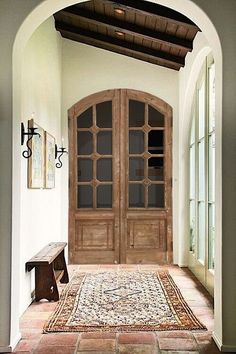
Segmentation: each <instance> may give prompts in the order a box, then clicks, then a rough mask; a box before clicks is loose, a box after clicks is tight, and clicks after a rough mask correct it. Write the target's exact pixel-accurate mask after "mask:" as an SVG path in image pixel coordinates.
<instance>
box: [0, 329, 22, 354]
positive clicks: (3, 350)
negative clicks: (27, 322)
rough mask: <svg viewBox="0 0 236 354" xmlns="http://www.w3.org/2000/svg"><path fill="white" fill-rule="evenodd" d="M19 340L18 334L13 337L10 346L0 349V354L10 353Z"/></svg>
mask: <svg viewBox="0 0 236 354" xmlns="http://www.w3.org/2000/svg"><path fill="white" fill-rule="evenodd" d="M20 340H21V334H20V332H19V333H18V334H17V335H16V336H15V338H14V340H12V341H11V344H10V345H8V346H7V347H0V353H12V352H13V350H14V349H15V347H16V346H17V344H18V342H19V341H20Z"/></svg>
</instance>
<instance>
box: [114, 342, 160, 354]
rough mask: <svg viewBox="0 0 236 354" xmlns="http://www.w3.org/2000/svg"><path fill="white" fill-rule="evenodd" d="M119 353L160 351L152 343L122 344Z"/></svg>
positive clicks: (153, 353) (152, 352) (130, 353)
mask: <svg viewBox="0 0 236 354" xmlns="http://www.w3.org/2000/svg"><path fill="white" fill-rule="evenodd" d="M118 353H119V354H158V353H159V351H158V349H156V348H155V347H154V346H152V345H147V344H142V345H138V344H120V345H119V351H118Z"/></svg>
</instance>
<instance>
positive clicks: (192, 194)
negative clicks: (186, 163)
mask: <svg viewBox="0 0 236 354" xmlns="http://www.w3.org/2000/svg"><path fill="white" fill-rule="evenodd" d="M190 199H195V144H193V145H192V146H191V147H190Z"/></svg>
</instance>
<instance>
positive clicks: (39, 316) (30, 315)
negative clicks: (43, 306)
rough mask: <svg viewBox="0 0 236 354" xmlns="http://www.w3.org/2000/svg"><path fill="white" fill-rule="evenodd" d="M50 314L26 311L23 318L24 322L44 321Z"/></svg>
mask: <svg viewBox="0 0 236 354" xmlns="http://www.w3.org/2000/svg"><path fill="white" fill-rule="evenodd" d="M50 314H51V311H50V312H49V311H48V312H44V311H28V312H27V313H26V314H25V316H24V318H25V319H26V320H44V321H46V320H47V319H48V318H49V316H50Z"/></svg>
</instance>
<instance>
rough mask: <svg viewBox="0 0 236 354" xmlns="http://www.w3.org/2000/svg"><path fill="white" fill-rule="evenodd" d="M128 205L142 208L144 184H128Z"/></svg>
mask: <svg viewBox="0 0 236 354" xmlns="http://www.w3.org/2000/svg"><path fill="white" fill-rule="evenodd" d="M129 207H130V208H144V186H143V185H142V184H131V183H130V184H129Z"/></svg>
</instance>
